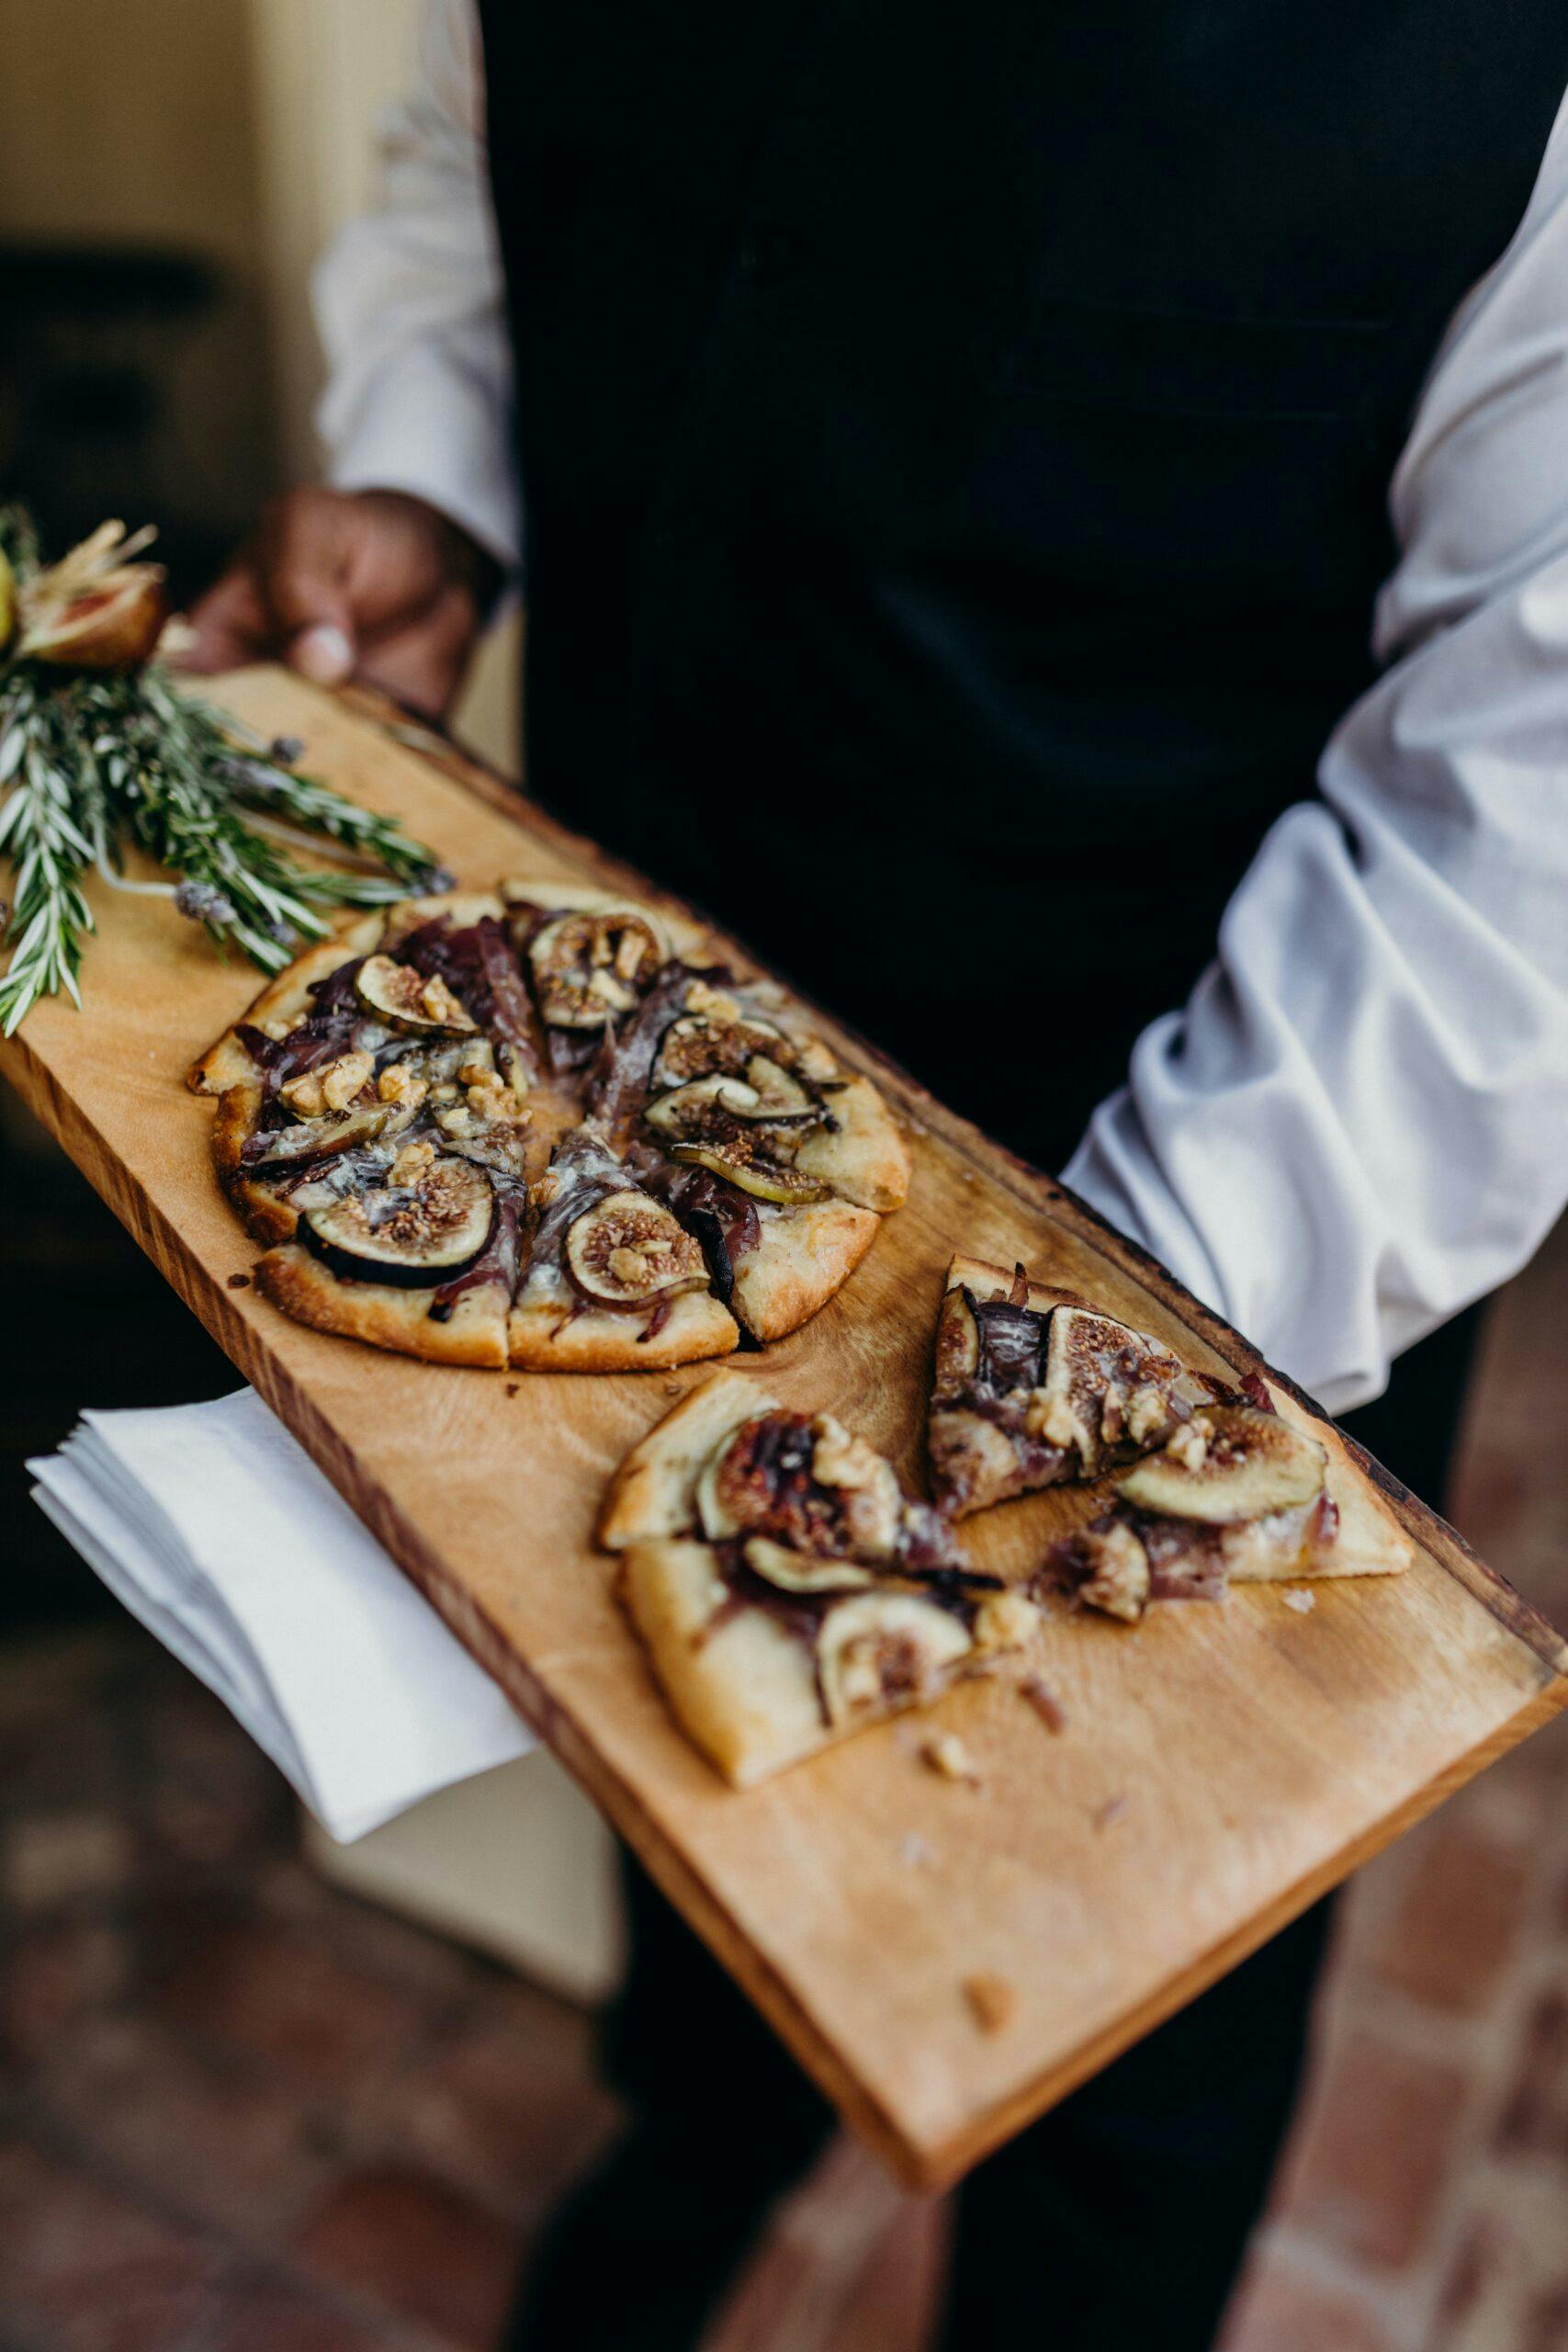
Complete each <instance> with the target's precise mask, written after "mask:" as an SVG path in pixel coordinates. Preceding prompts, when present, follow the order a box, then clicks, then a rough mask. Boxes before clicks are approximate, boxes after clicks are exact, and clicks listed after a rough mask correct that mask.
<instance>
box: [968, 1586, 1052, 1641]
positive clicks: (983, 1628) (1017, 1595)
mask: <svg viewBox="0 0 1568 2352" xmlns="http://www.w3.org/2000/svg"><path fill="white" fill-rule="evenodd" d="M1039 1631H1040V1611H1039V1610H1038V1609H1037V1608H1036V1607H1035V1605H1034V1603H1033V1601H1032V1600H1026V1599H1025V1597H1024V1595H1023V1594H1022V1593H1021V1592H992V1593H987V1596H986V1598H985V1600H983V1601H982V1602H981V1603H980V1606H979V1608H978V1610H977V1611H976V1614H975V1646H976V1649H977V1650H1016V1649H1021V1648H1022V1646H1023V1645H1024V1643H1025V1642H1030V1641H1032V1640H1033V1638H1034V1636H1035V1634H1037V1633H1038V1632H1039Z"/></svg>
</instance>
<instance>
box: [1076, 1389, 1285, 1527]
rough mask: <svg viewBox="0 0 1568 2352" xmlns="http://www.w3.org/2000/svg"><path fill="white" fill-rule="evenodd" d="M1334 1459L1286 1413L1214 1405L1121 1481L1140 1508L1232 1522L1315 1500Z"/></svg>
mask: <svg viewBox="0 0 1568 2352" xmlns="http://www.w3.org/2000/svg"><path fill="white" fill-rule="evenodd" d="M1326 1466H1327V1456H1326V1455H1325V1453H1324V1450H1323V1448H1322V1446H1320V1445H1319V1444H1317V1443H1316V1442H1315V1441H1314V1439H1312V1438H1310V1437H1308V1436H1307V1435H1306V1434H1305V1432H1304V1431H1303V1430H1298V1429H1295V1428H1292V1424H1291V1423H1290V1422H1289V1421H1287V1420H1285V1419H1283V1418H1282V1417H1281V1416H1280V1414H1278V1413H1263V1412H1259V1411H1258V1408H1256V1406H1252V1405H1214V1406H1210V1407H1207V1408H1205V1409H1204V1411H1203V1412H1202V1413H1201V1414H1200V1415H1198V1416H1197V1418H1196V1419H1195V1421H1194V1422H1193V1423H1192V1424H1191V1426H1190V1428H1188V1429H1185V1430H1179V1431H1178V1433H1177V1435H1176V1437H1175V1438H1174V1439H1173V1440H1172V1442H1170V1444H1168V1446H1167V1447H1166V1448H1165V1449H1164V1451H1163V1452H1162V1453H1151V1454H1148V1455H1146V1456H1145V1459H1144V1460H1143V1461H1142V1462H1138V1463H1135V1464H1134V1466H1133V1467H1132V1469H1130V1470H1126V1471H1124V1472H1123V1473H1122V1476H1121V1477H1120V1478H1118V1480H1117V1481H1116V1486H1117V1491H1118V1492H1119V1493H1120V1494H1121V1495H1122V1498H1123V1499H1124V1500H1125V1501H1127V1502H1130V1503H1132V1504H1134V1506H1135V1507H1136V1508H1137V1509H1138V1510H1146V1511H1153V1512H1156V1513H1159V1514H1161V1515H1163V1516H1166V1517H1168V1518H1172V1519H1196V1520H1201V1521H1205V1522H1206V1523H1207V1524H1208V1525H1210V1526H1218V1527H1231V1526H1235V1524H1236V1523H1237V1522H1238V1521H1242V1520H1248V1519H1262V1518H1264V1517H1266V1516H1267V1515H1268V1514H1269V1512H1271V1511H1279V1510H1297V1509H1298V1508H1299V1507H1300V1506H1301V1505H1302V1504H1303V1503H1310V1502H1311V1501H1313V1500H1314V1498H1315V1497H1316V1496H1318V1495H1320V1494H1321V1493H1322V1492H1323V1481H1324V1473H1325V1468H1326Z"/></svg>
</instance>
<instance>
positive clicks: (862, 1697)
mask: <svg viewBox="0 0 1568 2352" xmlns="http://www.w3.org/2000/svg"><path fill="white" fill-rule="evenodd" d="M972 1647H973V1643H972V1641H971V1638H970V1635H969V1632H968V1629H967V1628H966V1627H965V1625H964V1623H963V1621H962V1620H961V1619H960V1618H958V1617H955V1616H953V1614H952V1612H951V1611H948V1610H946V1609H942V1608H939V1607H938V1606H937V1604H936V1603H935V1602H934V1601H930V1600H917V1599H915V1598H914V1596H913V1595H912V1594H909V1593H897V1592H863V1593H856V1594H854V1595H853V1596H852V1598H851V1599H850V1600H840V1601H839V1602H837V1603H836V1604H835V1606H834V1607H832V1608H831V1609H829V1611H828V1613H827V1615H826V1616H825V1617H824V1618H823V1620H822V1625H821V1630H820V1632H819V1633H818V1636H817V1675H818V1683H819V1685H820V1687H821V1691H822V1705H823V1708H824V1711H825V1712H826V1713H827V1717H828V1720H829V1723H830V1724H839V1725H843V1724H852V1723H855V1722H857V1721H860V1720H863V1719H866V1718H869V1717H872V1716H874V1715H879V1714H883V1713H886V1712H887V1711H888V1710H889V1709H890V1708H893V1707H899V1706H919V1705H920V1704H921V1703H922V1702H925V1701H927V1700H930V1699H934V1698H935V1697H937V1695H938V1694H939V1692H940V1691H942V1687H943V1684H944V1681H945V1679H946V1670H947V1668H949V1667H952V1666H954V1665H956V1664H957V1662H958V1660H959V1659H960V1658H961V1657H966V1656H967V1654H968V1652H969V1651H970V1649H971V1648H972Z"/></svg>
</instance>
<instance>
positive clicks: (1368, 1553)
mask: <svg viewBox="0 0 1568 2352" xmlns="http://www.w3.org/2000/svg"><path fill="white" fill-rule="evenodd" d="M1287 1401H1288V1400H1287ZM1320 1426H1321V1427H1322V1437H1321V1439H1320V1438H1319V1436H1316V1435H1314V1433H1313V1431H1312V1430H1311V1429H1309V1428H1308V1427H1306V1426H1304V1417H1303V1419H1300V1420H1299V1419H1297V1418H1296V1408H1293V1407H1292V1408H1289V1410H1288V1411H1287V1412H1280V1411H1276V1410H1275V1409H1274V1407H1273V1402H1272V1399H1271V1398H1270V1399H1269V1404H1268V1406H1267V1408H1265V1407H1260V1406H1254V1405H1216V1406H1208V1407H1204V1408H1202V1409H1201V1410H1200V1411H1198V1412H1195V1413H1194V1414H1193V1416H1192V1418H1191V1419H1190V1420H1189V1421H1187V1422H1185V1423H1184V1424H1183V1425H1182V1426H1181V1428H1179V1430H1177V1431H1176V1432H1175V1433H1174V1434H1173V1435H1172V1436H1171V1437H1170V1439H1169V1440H1168V1442H1167V1443H1166V1444H1165V1445H1164V1446H1163V1447H1162V1448H1160V1449H1159V1450H1158V1451H1157V1452H1156V1453H1148V1454H1146V1455H1145V1457H1144V1458H1143V1459H1142V1460H1141V1461H1138V1462H1136V1463H1134V1464H1132V1465H1131V1467H1129V1468H1126V1469H1123V1470H1122V1471H1121V1472H1120V1473H1119V1474H1118V1475H1117V1476H1115V1477H1114V1478H1113V1479H1112V1481H1111V1498H1110V1499H1109V1501H1108V1502H1107V1503H1106V1505H1105V1507H1104V1508H1102V1509H1100V1510H1097V1512H1096V1514H1095V1516H1094V1517H1093V1518H1092V1519H1090V1520H1089V1521H1088V1523H1087V1524H1086V1525H1084V1526H1083V1527H1081V1528H1079V1529H1077V1530H1076V1531H1075V1532H1073V1533H1071V1534H1069V1535H1067V1536H1065V1537H1063V1538H1061V1539H1060V1540H1059V1541H1058V1542H1057V1543H1055V1544H1053V1545H1052V1547H1051V1549H1050V1552H1049V1553H1048V1554H1047V1556H1046V1561H1045V1564H1044V1566H1043V1570H1042V1572H1041V1577H1040V1585H1041V1588H1042V1589H1051V1588H1055V1589H1058V1590H1061V1589H1065V1590H1067V1591H1070V1592H1072V1593H1074V1594H1076V1596H1077V1599H1078V1600H1080V1601H1081V1602H1083V1603H1084V1604H1085V1605H1086V1606H1088V1607H1090V1608H1094V1609H1099V1610H1101V1611H1104V1612H1105V1614H1107V1615H1108V1616H1111V1617H1118V1618H1121V1619H1122V1621H1123V1622H1124V1623H1129V1624H1134V1623H1137V1621H1138V1620H1139V1619H1140V1618H1141V1617H1142V1615H1143V1614H1144V1611H1145V1609H1146V1608H1147V1606H1148V1604H1149V1603H1150V1602H1151V1601H1153V1600H1193V1599H1205V1600H1208V1599H1220V1598H1222V1597H1223V1596H1224V1592H1225V1591H1226V1589H1228V1587H1229V1586H1230V1585H1232V1584H1243V1583H1269V1582H1277V1581H1280V1580H1283V1579H1290V1580H1292V1581H1294V1580H1297V1579H1311V1578H1314V1577H1366V1576H1391V1575H1397V1574H1398V1573H1399V1571H1400V1570H1401V1569H1403V1568H1405V1567H1407V1566H1409V1565H1410V1562H1411V1560H1412V1558H1413V1557H1414V1549H1413V1546H1412V1545H1411V1544H1410V1542H1409V1540H1408V1538H1407V1537H1406V1536H1405V1534H1404V1531H1403V1529H1402V1528H1401V1527H1400V1525H1399V1522H1398V1521H1397V1520H1396V1519H1395V1518H1394V1516H1393V1512H1392V1511H1390V1510H1388V1509H1387V1507H1386V1505H1384V1504H1383V1503H1382V1501H1381V1500H1380V1499H1379V1498H1378V1497H1377V1496H1375V1495H1374V1494H1373V1493H1372V1492H1371V1488H1370V1487H1369V1486H1368V1484H1367V1482H1366V1480H1365V1479H1364V1478H1363V1477H1362V1476H1360V1474H1359V1471H1358V1470H1357V1469H1356V1467H1355V1465H1354V1464H1353V1463H1352V1462H1351V1461H1350V1460H1349V1458H1348V1455H1347V1454H1346V1453H1344V1450H1343V1447H1342V1444H1341V1442H1340V1441H1338V1440H1337V1438H1336V1437H1335V1436H1334V1433H1333V1432H1332V1431H1331V1430H1328V1429H1327V1428H1326V1426H1325V1425H1320Z"/></svg>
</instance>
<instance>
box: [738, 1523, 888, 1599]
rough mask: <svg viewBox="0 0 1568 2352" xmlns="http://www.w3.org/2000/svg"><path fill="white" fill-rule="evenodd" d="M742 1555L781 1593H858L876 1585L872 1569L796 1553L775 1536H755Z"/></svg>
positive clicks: (750, 1565)
mask: <svg viewBox="0 0 1568 2352" xmlns="http://www.w3.org/2000/svg"><path fill="white" fill-rule="evenodd" d="M742 1556H743V1557H744V1559H745V1562H746V1565H747V1566H748V1567H749V1568H751V1569H754V1570H755V1572H756V1573H757V1575H758V1576H760V1577H766V1579H767V1581H768V1583H769V1584H773V1585H777V1586H778V1588H779V1590H780V1591H781V1592H855V1591H858V1590H860V1589H862V1588H863V1587H864V1586H866V1585H872V1584H874V1583H875V1582H876V1578H875V1577H874V1576H873V1575H872V1573H871V1570H870V1569H869V1568H862V1567H857V1566H856V1565H855V1563H854V1562H853V1561H852V1560H823V1559H818V1558H817V1557H816V1556H815V1555H813V1554H811V1553H809V1552H795V1551H792V1550H791V1548H790V1546H789V1545H788V1544H775V1543H774V1542H773V1538H772V1536H771V1535H753V1536H751V1537H750V1538H749V1539H748V1541H747V1543H746V1544H745V1546H744V1549H743V1554H742Z"/></svg>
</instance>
